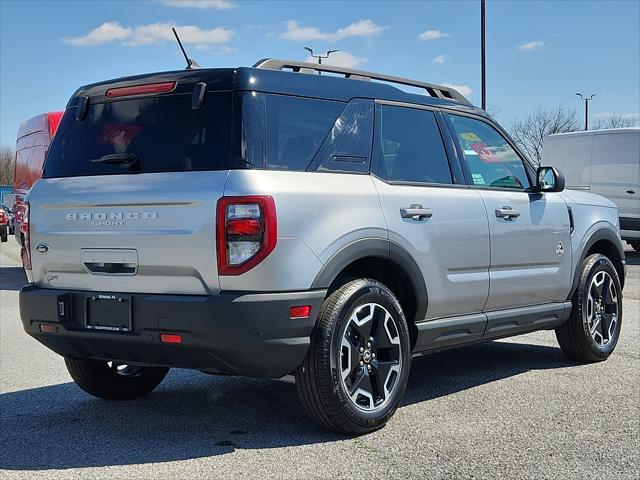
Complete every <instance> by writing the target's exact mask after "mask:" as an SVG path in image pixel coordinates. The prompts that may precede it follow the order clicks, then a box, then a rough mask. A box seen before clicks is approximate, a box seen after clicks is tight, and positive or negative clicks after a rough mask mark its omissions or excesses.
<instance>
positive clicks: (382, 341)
mask: <svg viewBox="0 0 640 480" xmlns="http://www.w3.org/2000/svg"><path fill="white" fill-rule="evenodd" d="M380 313H381V315H380V316H376V322H375V330H374V331H373V332H372V336H373V339H374V341H375V344H376V347H377V348H382V349H385V348H394V347H397V346H398V344H399V343H400V337H399V336H398V332H397V331H396V329H395V324H394V323H393V318H392V317H391V315H389V314H388V313H387V312H386V311H384V310H382V309H380Z"/></svg>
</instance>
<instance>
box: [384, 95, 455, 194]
mask: <svg viewBox="0 0 640 480" xmlns="http://www.w3.org/2000/svg"><path fill="white" fill-rule="evenodd" d="M379 112H380V130H379V139H378V142H377V152H378V153H377V166H376V173H377V174H378V175H379V176H381V177H382V178H384V179H386V180H391V181H404V182H424V183H441V184H451V183H452V179H451V170H450V169H449V162H448V160H447V154H446V152H445V148H444V145H443V143H442V136H441V135H440V129H439V128H438V123H437V121H436V118H435V114H434V113H433V112H431V111H429V110H420V109H416V108H406V107H395V106H390V105H382V106H381V107H380V110H379Z"/></svg>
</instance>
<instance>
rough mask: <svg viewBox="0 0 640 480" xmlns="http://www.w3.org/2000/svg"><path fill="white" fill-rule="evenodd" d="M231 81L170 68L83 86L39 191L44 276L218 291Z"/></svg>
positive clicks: (62, 284) (143, 288) (76, 282)
mask: <svg viewBox="0 0 640 480" xmlns="http://www.w3.org/2000/svg"><path fill="white" fill-rule="evenodd" d="M232 78H233V72H232V71H229V70H202V71H200V72H195V71H186V72H168V73H166V74H154V75H150V76H139V77H131V78H128V79H118V80H115V81H110V82H103V83H100V84H94V85H90V86H88V87H82V88H80V89H79V90H78V91H77V92H76V93H75V94H74V96H73V97H72V99H71V100H70V101H69V104H68V105H67V109H66V111H65V114H64V116H63V118H62V120H61V122H60V125H59V128H58V132H57V134H56V136H55V137H54V139H53V142H52V143H51V146H50V148H49V151H48V154H47V158H46V161H45V166H44V171H43V176H42V179H41V180H39V181H38V182H36V184H35V185H34V187H33V188H32V189H31V192H30V194H29V197H28V198H29V203H30V219H29V220H30V222H29V223H30V251H31V259H32V275H33V281H34V282H35V283H36V284H37V285H39V286H42V287H47V288H61V289H78V290H81V289H83V290H93V291H108V292H131V293H135V292H139V293H151V292H153V293H177V294H210V293H215V292H217V291H219V289H220V287H219V281H218V272H217V264H216V262H217V260H216V248H215V247H216V245H215V242H216V240H215V216H216V203H217V200H218V199H219V198H220V197H221V196H222V195H223V192H224V185H225V181H226V178H227V175H228V172H229V169H230V168H231V163H232V162H231V139H232V134H233V132H232V125H233V112H232V94H231V92H230V90H229V88H228V87H229V85H230V84H231V82H232ZM203 85H204V86H205V89H204V90H206V93H205V94H203V89H202V87H203ZM196 93H197V94H198V95H195V94H196ZM194 99H196V100H197V99H200V100H201V101H198V102H196V103H194Z"/></svg>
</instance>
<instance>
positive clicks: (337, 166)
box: [311, 98, 373, 173]
mask: <svg viewBox="0 0 640 480" xmlns="http://www.w3.org/2000/svg"><path fill="white" fill-rule="evenodd" d="M372 140H373V100H365V99H359V98H357V99H354V100H351V101H350V102H349V103H348V104H347V106H346V107H345V108H344V110H343V111H342V113H341V114H340V116H339V117H338V119H337V120H336V121H335V123H334V124H333V128H332V129H331V131H330V132H329V135H327V137H326V139H325V141H324V143H323V144H322V147H320V150H318V153H316V156H315V158H314V159H313V164H312V166H311V169H313V170H319V171H334V172H362V173H369V157H370V156H371V142H372Z"/></svg>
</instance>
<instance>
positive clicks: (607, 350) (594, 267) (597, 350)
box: [579, 255, 622, 358]
mask: <svg viewBox="0 0 640 480" xmlns="http://www.w3.org/2000/svg"><path fill="white" fill-rule="evenodd" d="M586 267H587V268H588V269H589V273H588V275H587V276H586V280H585V282H584V284H583V285H582V288H581V292H580V293H581V294H580V299H579V301H580V302H581V308H580V312H581V319H580V320H581V323H582V331H583V334H584V336H585V338H586V339H587V342H588V345H589V348H590V349H591V351H592V352H593V354H594V355H596V356H597V357H599V358H606V357H608V356H609V355H610V354H611V352H613V350H614V349H615V348H616V344H617V343H618V339H619V338H620V331H621V328H622V289H621V287H620V279H619V278H618V272H617V271H616V269H615V268H614V266H613V264H612V263H611V261H610V260H609V259H608V258H607V257H605V256H604V255H598V256H597V257H596V258H595V259H594V260H593V261H591V262H587V265H586ZM601 271H605V272H607V273H608V274H609V276H610V277H611V278H612V279H613V282H614V284H615V288H616V292H617V297H618V298H617V304H618V319H617V324H616V329H615V332H614V335H613V338H612V339H611V340H610V341H609V343H607V344H606V345H604V346H602V347H601V346H599V345H598V344H597V343H596V341H595V340H594V339H593V337H592V336H591V332H590V331H589V322H588V317H587V312H588V309H587V302H588V296H589V289H590V288H591V282H592V281H593V277H595V276H596V275H597V274H598V273H599V272H601Z"/></svg>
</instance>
